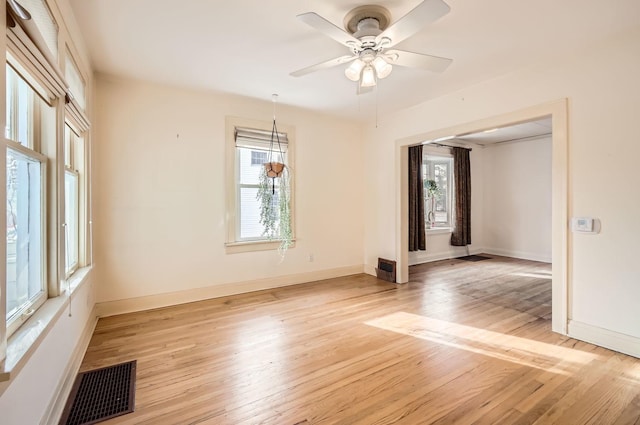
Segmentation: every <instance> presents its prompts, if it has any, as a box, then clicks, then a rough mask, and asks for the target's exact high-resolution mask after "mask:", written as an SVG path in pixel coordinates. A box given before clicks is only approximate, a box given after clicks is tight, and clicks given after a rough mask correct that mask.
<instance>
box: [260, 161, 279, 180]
mask: <svg viewBox="0 0 640 425" xmlns="http://www.w3.org/2000/svg"><path fill="white" fill-rule="evenodd" d="M264 169H265V170H266V172H267V177H270V178H276V177H280V176H282V172H283V171H284V164H283V163H282V162H275V161H272V162H266V163H265V164H264Z"/></svg>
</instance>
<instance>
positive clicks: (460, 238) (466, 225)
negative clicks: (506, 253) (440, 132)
mask: <svg viewBox="0 0 640 425" xmlns="http://www.w3.org/2000/svg"><path fill="white" fill-rule="evenodd" d="M452 150H453V181H454V182H455V191H456V193H455V200H456V209H455V211H456V221H455V227H454V228H453V232H452V233H451V245H453V246H466V245H471V162H470V161H469V149H465V148H458V147H455V148H452Z"/></svg>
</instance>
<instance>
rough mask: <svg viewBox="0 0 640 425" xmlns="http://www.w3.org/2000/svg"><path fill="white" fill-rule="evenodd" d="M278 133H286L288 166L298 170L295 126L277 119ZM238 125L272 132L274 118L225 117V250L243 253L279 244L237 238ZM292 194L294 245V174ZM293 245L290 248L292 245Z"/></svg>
mask: <svg viewBox="0 0 640 425" xmlns="http://www.w3.org/2000/svg"><path fill="white" fill-rule="evenodd" d="M277 125H278V132H281V133H286V134H287V138H288V140H289V145H288V148H287V166H288V167H290V168H291V169H295V165H294V161H295V127H293V126H291V125H287V124H282V123H280V122H277ZM236 127H245V128H255V129H258V130H265V131H271V129H272V127H273V122H272V121H260V120H252V119H248V118H239V117H230V116H228V117H226V119H225V177H226V179H225V180H226V218H227V220H226V240H225V252H226V253H227V254H235V253H240V252H251V251H266V250H276V249H278V247H279V246H280V241H279V240H278V239H273V240H265V239H260V240H237V230H236V229H237V226H238V217H237V211H236V208H237V202H238V190H237V184H236V182H237V181H238V174H237V173H238V167H237V161H236V141H235V129H236ZM290 188H291V196H290V199H289V202H291V227H292V229H293V232H294V238H293V242H294V245H293V246H292V247H294V246H295V208H294V207H295V176H292V178H291V182H290ZM292 247H290V248H292Z"/></svg>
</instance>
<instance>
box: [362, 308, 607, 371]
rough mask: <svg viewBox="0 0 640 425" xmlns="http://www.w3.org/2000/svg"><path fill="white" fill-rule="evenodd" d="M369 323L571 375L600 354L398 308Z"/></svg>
mask: <svg viewBox="0 0 640 425" xmlns="http://www.w3.org/2000/svg"><path fill="white" fill-rule="evenodd" d="M364 323H365V324H366V325H369V326H374V327H376V328H380V329H384V330H388V331H392V332H397V333H400V334H403V335H409V336H413V337H415V338H420V339H424V340H427V341H432V342H435V343H438V344H444V345H447V346H450V347H454V348H458V349H462V350H466V351H470V352H473V353H477V354H482V355H485V356H491V357H493V358H497V359H501V360H505V361H509V362H513V363H518V364H521V365H525V366H529V367H533V368H536V369H543V370H546V371H549V372H553V373H558V374H563V375H569V374H572V373H574V372H575V371H576V370H577V369H578V368H580V367H582V366H584V365H586V364H587V363H589V362H591V361H593V360H596V359H598V358H599V356H598V355H596V354H593V353H587V352H584V351H580V350H575V349H571V348H566V347H561V346H557V345H553V344H547V343H544V342H539V341H534V340H531V339H526V338H520V337H517V336H512V335H506V334H503V333H499V332H494V331H489V330H485V329H480V328H475V327H473V326H466V325H460V324H457V323H453V322H447V321H444V320H438V319H432V318H429V317H424V316H420V315H417V314H412V313H406V312H397V313H393V314H389V315H387V316H383V317H379V318H377V319H373V320H369V321H367V322H364Z"/></svg>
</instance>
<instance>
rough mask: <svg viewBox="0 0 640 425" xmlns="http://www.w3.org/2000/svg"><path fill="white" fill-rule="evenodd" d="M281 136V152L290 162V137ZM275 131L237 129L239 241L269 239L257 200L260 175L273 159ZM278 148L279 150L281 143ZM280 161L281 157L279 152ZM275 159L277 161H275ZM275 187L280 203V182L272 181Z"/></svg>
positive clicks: (237, 235) (237, 236)
mask: <svg viewBox="0 0 640 425" xmlns="http://www.w3.org/2000/svg"><path fill="white" fill-rule="evenodd" d="M279 136H280V150H281V151H282V153H283V156H284V158H282V160H283V161H284V163H285V164H286V163H287V145H288V140H287V135H286V134H285V133H281V134H279ZM270 146H271V132H265V131H262V130H259V129H249V128H236V160H237V163H236V167H237V170H238V179H237V185H238V198H237V199H238V203H237V206H236V208H237V210H238V211H239V213H240V214H239V218H240V219H239V220H238V222H237V229H236V231H237V233H236V240H237V241H250V240H266V239H267V237H266V236H264V235H263V233H264V226H263V225H262V223H260V204H259V202H258V199H257V195H258V186H259V183H260V173H261V172H262V171H263V164H264V163H266V162H268V161H269V160H270V158H269V148H270ZM274 149H276V150H277V149H278V147H277V144H276V146H275V147H274ZM277 155H278V160H280V158H279V153H278V154H277ZM274 160H276V159H275V158H274ZM272 182H273V184H274V185H275V186H274V189H273V190H274V192H275V193H274V197H273V202H274V203H275V204H276V205H277V203H278V179H275V180H273V181H272Z"/></svg>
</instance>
